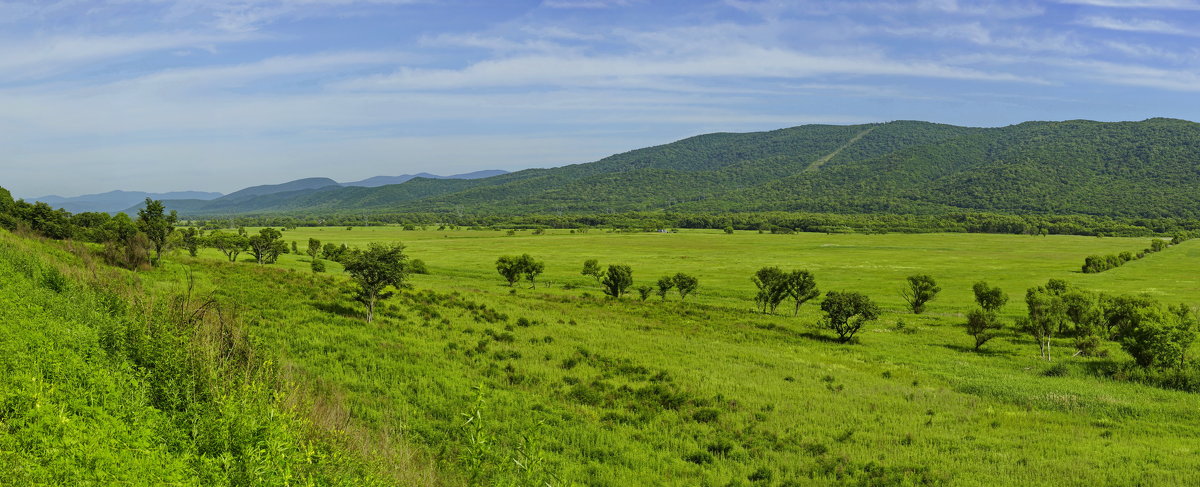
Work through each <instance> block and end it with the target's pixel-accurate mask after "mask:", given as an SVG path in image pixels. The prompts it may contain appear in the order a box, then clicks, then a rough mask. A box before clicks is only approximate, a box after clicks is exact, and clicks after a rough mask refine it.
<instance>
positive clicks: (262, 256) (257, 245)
mask: <svg viewBox="0 0 1200 487" xmlns="http://www.w3.org/2000/svg"><path fill="white" fill-rule="evenodd" d="M247 243H248V244H249V245H250V251H251V252H252V253H254V260H255V261H257V262H258V264H259V265H262V264H274V263H275V261H276V259H278V258H279V254H283V253H285V252H287V244H286V243H284V242H283V233H282V232H280V231H279V230H276V229H274V228H269V227H268V228H264V229H262V230H259V231H258V235H254V236H252V237H250V238H249V239H248V240H247Z"/></svg>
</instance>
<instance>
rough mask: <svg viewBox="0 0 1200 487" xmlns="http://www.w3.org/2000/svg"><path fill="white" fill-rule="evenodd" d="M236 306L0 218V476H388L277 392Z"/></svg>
mask: <svg viewBox="0 0 1200 487" xmlns="http://www.w3.org/2000/svg"><path fill="white" fill-rule="evenodd" d="M68 250H69V251H68ZM231 311H232V310H231V309H229V308H225V307H224V306H223V305H222V304H221V303H216V302H214V301H209V300H208V299H207V298H206V297H201V296H198V295H192V294H187V292H186V291H185V290H184V289H183V288H182V286H180V285H178V284H172V285H165V286H156V287H155V289H154V290H150V289H143V288H142V287H141V285H140V281H139V279H138V278H137V277H136V276H135V275H134V274H132V273H128V272H125V271H118V270H115V269H112V268H108V267H106V266H104V265H102V264H99V263H97V262H95V261H94V260H93V257H92V254H91V251H90V250H89V249H87V248H86V247H84V246H82V245H78V244H75V245H69V246H59V245H55V244H47V243H41V242H39V241H37V240H31V239H25V238H21V237H17V236H14V235H13V234H10V233H8V232H7V231H4V230H0V484H2V485H388V484H391V483H393V480H391V479H387V477H386V476H377V475H376V473H374V472H378V471H379V470H380V469H377V468H375V467H373V466H372V464H370V463H367V462H365V461H362V460H359V459H356V456H355V455H354V454H352V453H351V452H350V450H348V449H347V447H346V445H345V444H344V442H343V441H342V440H340V439H338V438H336V437H333V436H329V435H326V434H325V433H323V432H322V430H321V428H320V426H319V425H317V424H315V423H313V422H312V421H310V420H309V418H308V417H307V416H305V414H307V413H303V412H300V411H299V410H295V409H293V408H291V407H288V406H287V405H285V402H284V400H285V399H288V400H291V401H301V402H302V401H303V399H302V398H301V397H299V396H295V395H291V394H289V390H288V388H287V387H286V386H284V383H283V382H282V380H281V378H280V376H279V371H278V370H277V368H276V367H274V366H273V365H271V363H270V361H269V358H267V357H265V356H263V357H260V356H259V355H258V351H257V350H255V348H254V346H253V345H252V344H251V343H250V339H249V338H248V337H247V336H246V335H245V334H244V333H243V332H242V328H241V325H240V324H239V323H238V321H237V320H236V318H232V314H231Z"/></svg>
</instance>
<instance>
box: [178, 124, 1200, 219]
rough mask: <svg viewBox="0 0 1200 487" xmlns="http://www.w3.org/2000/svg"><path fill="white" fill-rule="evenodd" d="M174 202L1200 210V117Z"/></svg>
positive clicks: (382, 207)
mask: <svg viewBox="0 0 1200 487" xmlns="http://www.w3.org/2000/svg"><path fill="white" fill-rule="evenodd" d="M368 181H369V180H368ZM260 188H261V187H260ZM235 195H236V197H235ZM167 207H168V208H172V209H176V210H179V211H180V213H181V214H183V215H186V216H227V215H237V214H290V215H313V214H338V213H355V212H361V211H370V212H380V213H404V212H469V213H475V214H508V215H512V214H530V213H556V212H577V213H586V212H623V211H675V212H717V211H721V212H730V211H732V212H749V211H754V212H758V211H808V212H834V213H905V214H933V213H946V212H958V211H987V212H1005V213H1053V214H1091V215H1104V216H1122V217H1164V216H1165V217H1200V124H1197V123H1194V122H1189V121H1184V120H1175V119H1164V118H1156V119H1149V120H1145V121H1141V122H1092V121H1084V120H1072V121H1064V122H1026V123H1021V124H1017V125H1012V126H1007V127H999V128H973V127H958V126H953V125H943V124H935V123H928V122H916V121H897V122H888V123H876V124H864V125H804V126H799V127H792V128H786V129H780V130H773V131H768V132H754V133H741V134H735V133H715V134H707V135H700V136H696V137H691V138H688V139H683V140H680V141H677V142H673V143H669V144H665V145H660V146H655V147H648V148H644V149H638V150H634V151H630V152H626V153H622V154H616V155H613V156H610V157H607V158H604V159H601V160H599V161H596V162H591V163H585V164H574V165H568V166H562V167H557V168H551V169H527V170H523V171H517V172H513V173H507V174H501V175H497V176H491V177H484V178H479V179H433V178H427V177H413V178H410V179H408V180H407V181H405V182H403V183H401V184H389V185H383V186H375V187H344V186H338V185H336V184H334V183H333V181H332V180H327V179H311V180H300V181H293V182H291V183H287V184H286V185H282V186H274V187H272V190H271V191H270V192H267V193H263V192H261V191H258V190H256V189H255V188H247V189H246V190H242V191H239V192H237V193H234V194H231V195H228V196H225V197H222V198H217V199H214V200H209V201H204V200H194V199H193V200H172V201H167Z"/></svg>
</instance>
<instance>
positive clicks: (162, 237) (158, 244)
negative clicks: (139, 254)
mask: <svg viewBox="0 0 1200 487" xmlns="http://www.w3.org/2000/svg"><path fill="white" fill-rule="evenodd" d="M165 209H166V207H164V206H163V203H162V201H158V200H154V199H151V198H146V207H145V208H142V209H140V210H138V220H137V226H138V230H141V231H142V233H144V234H146V238H147V239H149V240H150V244H151V245H153V246H154V265H160V264H161V262H160V260H161V259H162V251H163V248H165V247H166V246H167V237H169V236H171V232H173V231H174V230H175V221H176V220H178V219H179V217H178V215H177V214H176V213H175V211H174V210H171V213H170V214H164V213H163V212H164V210H165Z"/></svg>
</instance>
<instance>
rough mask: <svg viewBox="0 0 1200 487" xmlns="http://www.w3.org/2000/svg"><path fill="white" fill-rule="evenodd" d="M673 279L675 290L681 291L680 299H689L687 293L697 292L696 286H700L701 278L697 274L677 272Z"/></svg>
mask: <svg viewBox="0 0 1200 487" xmlns="http://www.w3.org/2000/svg"><path fill="white" fill-rule="evenodd" d="M671 281H672V282H674V283H675V291H676V292H678V293H679V300H680V301H683V300H684V299H687V295H689V294H691V293H693V292H695V291H696V288H697V287H700V280H699V279H697V278H696V276H692V275H688V274H684V273H682V272H680V273H677V274H675V277H672V278H671Z"/></svg>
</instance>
